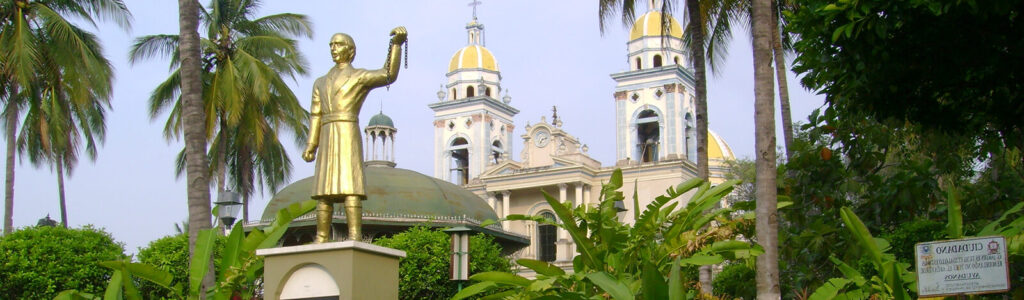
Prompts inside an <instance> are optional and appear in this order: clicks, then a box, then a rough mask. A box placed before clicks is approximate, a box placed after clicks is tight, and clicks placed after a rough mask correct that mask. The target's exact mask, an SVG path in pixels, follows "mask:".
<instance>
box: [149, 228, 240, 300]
mask: <svg viewBox="0 0 1024 300" xmlns="http://www.w3.org/2000/svg"><path fill="white" fill-rule="evenodd" d="M225 240H226V237H224V236H218V237H217V240H216V246H215V248H214V251H213V252H214V254H213V255H214V259H215V260H216V259H218V258H220V254H221V252H222V250H223V248H224V243H225ZM135 258H136V259H137V260H138V262H139V263H143V264H147V265H151V266H153V267H155V268H157V269H160V270H162V271H166V272H167V273H168V274H171V276H172V278H173V280H172V281H171V284H170V285H171V286H176V285H179V284H180V285H181V286H182V287H184V288H185V289H187V288H188V262H189V259H188V235H186V234H184V233H179V234H176V235H169V236H165V237H162V238H159V239H156V240H154V241H152V242H149V245H147V246H146V247H145V248H139V253H138V254H137V255H136V257H135ZM139 293H140V294H142V296H143V297H144V298H146V299H177V298H176V296H175V294H174V292H173V291H171V290H169V289H166V288H163V287H161V286H159V285H157V284H154V283H152V282H149V281H145V280H142V281H139Z"/></svg>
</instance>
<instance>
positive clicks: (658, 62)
mask: <svg viewBox="0 0 1024 300" xmlns="http://www.w3.org/2000/svg"><path fill="white" fill-rule="evenodd" d="M660 66H661V55H657V54H655V55H654V67H655V68H657V67H660Z"/></svg>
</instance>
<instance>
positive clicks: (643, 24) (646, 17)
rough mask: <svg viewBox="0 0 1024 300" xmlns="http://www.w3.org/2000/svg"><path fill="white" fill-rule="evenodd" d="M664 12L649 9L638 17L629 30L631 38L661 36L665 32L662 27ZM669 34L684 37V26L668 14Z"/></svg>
mask: <svg viewBox="0 0 1024 300" xmlns="http://www.w3.org/2000/svg"><path fill="white" fill-rule="evenodd" d="M661 18H662V14H661V12H659V11H649V12H647V13H645V14H643V15H642V16H640V17H639V18H637V19H636V23H633V29H632V30H630V31H629V40H630V41H632V40H635V39H638V38H641V37H645V36H661V35H663V34H664V32H663V31H662V27H661V23H662V22H661ZM667 23H668V25H669V31H668V35H669V36H671V37H675V38H680V39H681V38H683V28H682V27H681V26H679V21H676V19H675V18H673V17H672V16H668V22H667Z"/></svg>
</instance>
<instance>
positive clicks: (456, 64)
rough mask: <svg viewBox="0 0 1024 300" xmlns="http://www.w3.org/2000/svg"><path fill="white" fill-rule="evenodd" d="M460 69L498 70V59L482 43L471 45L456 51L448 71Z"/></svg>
mask: <svg viewBox="0 0 1024 300" xmlns="http://www.w3.org/2000/svg"><path fill="white" fill-rule="evenodd" d="M458 69H484V70H490V71H495V72H498V60H497V59H495V58H494V54H492V53H491V51H490V50H487V48H484V46H481V45H469V46H466V47H463V48H462V49H459V51H455V54H454V55H452V61H451V63H449V64H448V72H453V71H455V70H458Z"/></svg>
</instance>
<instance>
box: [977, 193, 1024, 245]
mask: <svg viewBox="0 0 1024 300" xmlns="http://www.w3.org/2000/svg"><path fill="white" fill-rule="evenodd" d="M1021 210H1024V201H1022V202H1018V203H1017V205H1014V206H1013V207H1011V208H1010V209H1008V210H1006V212H1003V214H1002V215H1001V216H999V218H998V219H996V220H995V221H992V222H991V223H988V224H987V225H985V227H983V228H982V229H981V231H979V232H978V234H977V235H978V236H987V235H997V234H1001V232H1000V231H1002V229H1001V227H1002V223H1003V221H1004V220H1006V218H1007V217H1009V216H1012V215H1013V214H1016V213H1017V212H1020V211H1021ZM1021 219H1024V217H1022V218H1021ZM1021 219H1018V220H1021ZM1018 234H1019V232H1018ZM1014 235H1016V234H1014Z"/></svg>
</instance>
